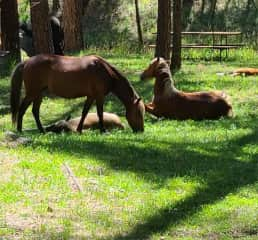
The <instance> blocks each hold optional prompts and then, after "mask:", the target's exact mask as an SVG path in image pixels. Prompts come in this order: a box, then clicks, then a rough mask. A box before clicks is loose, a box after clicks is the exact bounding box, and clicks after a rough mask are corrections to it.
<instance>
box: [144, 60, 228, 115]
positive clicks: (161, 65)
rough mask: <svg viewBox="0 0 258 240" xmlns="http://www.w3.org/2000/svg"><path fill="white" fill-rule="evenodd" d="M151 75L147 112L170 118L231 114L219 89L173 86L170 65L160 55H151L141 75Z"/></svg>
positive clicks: (149, 76) (224, 95)
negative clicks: (191, 90)
mask: <svg viewBox="0 0 258 240" xmlns="http://www.w3.org/2000/svg"><path fill="white" fill-rule="evenodd" d="M152 77H154V78H155V84H154V97H153V100H152V102H151V103H148V104H145V109H146V111H147V112H149V113H151V114H153V115H155V116H157V117H166V118H171V119H179V120H185V119H194V120H202V119H218V118H220V117H222V116H232V106H231V105H230V103H229V102H228V101H227V96H226V94H225V93H224V92H222V91H209V92H192V93H187V92H182V91H179V90H178V89H176V87H175V86H174V83H173V80H172V77H171V73H170V69H169V66H168V64H167V62H166V61H165V60H164V59H163V58H155V59H154V60H152V61H151V64H150V65H149V67H148V68H147V69H145V70H144V72H143V73H142V74H141V79H142V80H144V79H149V78H152Z"/></svg>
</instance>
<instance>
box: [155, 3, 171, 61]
mask: <svg viewBox="0 0 258 240" xmlns="http://www.w3.org/2000/svg"><path fill="white" fill-rule="evenodd" d="M170 32H171V0H159V2H158V21H157V39H156V51H155V56H156V57H164V58H165V59H166V60H169V59H170V44H171V34H170Z"/></svg>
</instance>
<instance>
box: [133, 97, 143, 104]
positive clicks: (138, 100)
mask: <svg viewBox="0 0 258 240" xmlns="http://www.w3.org/2000/svg"><path fill="white" fill-rule="evenodd" d="M141 100H142V99H141V98H140V97H139V98H137V99H136V100H134V104H136V105H138V104H139V102H140V101H141Z"/></svg>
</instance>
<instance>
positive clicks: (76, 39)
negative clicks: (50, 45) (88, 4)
mask: <svg viewBox="0 0 258 240" xmlns="http://www.w3.org/2000/svg"><path fill="white" fill-rule="evenodd" d="M81 18H82V1H81V0H64V5H63V24H64V38H65V50H66V51H79V50H81V49H82V48H83V35H82V21H81Z"/></svg>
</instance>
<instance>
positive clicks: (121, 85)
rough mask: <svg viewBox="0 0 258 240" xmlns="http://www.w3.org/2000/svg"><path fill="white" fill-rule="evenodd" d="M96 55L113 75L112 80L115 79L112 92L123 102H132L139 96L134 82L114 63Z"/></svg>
mask: <svg viewBox="0 0 258 240" xmlns="http://www.w3.org/2000/svg"><path fill="white" fill-rule="evenodd" d="M96 57H97V58H98V59H99V60H100V62H101V63H102V64H103V66H104V67H105V69H106V71H107V72H108V74H109V75H110V76H111V77H112V80H113V81H114V82H113V84H114V89H113V91H112V92H113V93H114V94H115V95H116V96H117V97H118V98H119V99H120V100H121V101H122V102H124V103H129V102H132V101H133V100H134V99H136V98H139V96H138V94H137V93H136V91H135V90H134V88H133V86H132V84H131V83H130V82H129V80H128V79H127V78H126V77H125V76H124V75H123V74H122V73H121V72H120V71H119V70H117V69H116V68H115V67H114V66H113V65H111V64H110V63H108V62H107V61H105V60H104V59H103V58H101V57H99V56H96ZM125 92H129V94H130V95H131V96H128V95H127V94H124V93H125ZM128 97H129V98H128Z"/></svg>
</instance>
